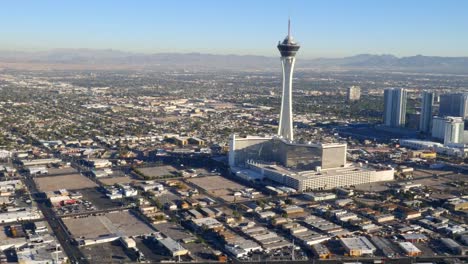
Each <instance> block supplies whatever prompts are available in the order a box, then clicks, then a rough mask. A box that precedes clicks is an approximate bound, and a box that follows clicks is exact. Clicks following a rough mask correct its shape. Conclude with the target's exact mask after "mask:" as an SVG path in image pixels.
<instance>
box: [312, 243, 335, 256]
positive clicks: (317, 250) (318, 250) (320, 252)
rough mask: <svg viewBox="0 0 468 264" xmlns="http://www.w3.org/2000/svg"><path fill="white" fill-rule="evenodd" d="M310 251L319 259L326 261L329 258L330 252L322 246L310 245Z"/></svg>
mask: <svg viewBox="0 0 468 264" xmlns="http://www.w3.org/2000/svg"><path fill="white" fill-rule="evenodd" d="M312 251H313V252H314V254H315V255H316V256H317V257H318V258H319V259H328V258H330V257H331V252H330V250H328V248H327V247H326V246H325V245H323V244H314V245H312Z"/></svg>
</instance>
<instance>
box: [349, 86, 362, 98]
mask: <svg viewBox="0 0 468 264" xmlns="http://www.w3.org/2000/svg"><path fill="white" fill-rule="evenodd" d="M346 98H347V99H348V102H353V101H358V100H359V99H360V98H361V87H359V86H355V85H353V86H350V87H348V90H347V94H346Z"/></svg>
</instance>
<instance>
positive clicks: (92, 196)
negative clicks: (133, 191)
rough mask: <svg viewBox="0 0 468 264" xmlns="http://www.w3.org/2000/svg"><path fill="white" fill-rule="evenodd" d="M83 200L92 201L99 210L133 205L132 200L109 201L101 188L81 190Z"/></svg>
mask: <svg viewBox="0 0 468 264" xmlns="http://www.w3.org/2000/svg"><path fill="white" fill-rule="evenodd" d="M79 192H81V194H82V195H83V199H85V200H88V201H90V202H91V203H92V204H93V205H94V206H96V208H97V209H98V210H104V209H112V208H119V207H122V206H126V205H129V204H131V203H133V199H131V198H123V199H114V200H111V199H109V198H108V197H107V196H106V195H105V194H104V192H102V191H101V190H100V188H97V187H96V188H87V189H83V190H79Z"/></svg>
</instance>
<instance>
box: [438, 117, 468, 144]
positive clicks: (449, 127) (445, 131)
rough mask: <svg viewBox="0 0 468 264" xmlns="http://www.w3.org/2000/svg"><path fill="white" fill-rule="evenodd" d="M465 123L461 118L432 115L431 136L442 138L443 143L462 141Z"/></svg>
mask: <svg viewBox="0 0 468 264" xmlns="http://www.w3.org/2000/svg"><path fill="white" fill-rule="evenodd" d="M464 129H465V124H464V121H463V118H461V117H454V116H447V117H437V116H436V117H434V118H433V120H432V137H433V138H436V139H439V140H442V141H443V142H444V144H445V145H447V144H450V143H463V141H464V139H463V134H464Z"/></svg>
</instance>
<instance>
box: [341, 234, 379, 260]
mask: <svg viewBox="0 0 468 264" xmlns="http://www.w3.org/2000/svg"><path fill="white" fill-rule="evenodd" d="M340 242H341V245H343V247H344V248H345V250H346V252H347V253H348V255H349V256H352V257H360V256H363V255H373V254H374V252H375V250H376V247H375V246H374V245H373V244H372V243H371V242H370V241H369V239H367V238H366V237H363V236H359V237H347V238H340Z"/></svg>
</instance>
